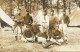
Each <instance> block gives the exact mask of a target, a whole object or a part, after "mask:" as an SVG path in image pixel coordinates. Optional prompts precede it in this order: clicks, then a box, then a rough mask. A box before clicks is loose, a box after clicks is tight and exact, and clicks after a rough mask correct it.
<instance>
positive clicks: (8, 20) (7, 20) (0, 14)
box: [0, 8, 14, 26]
mask: <svg viewBox="0 0 80 52" xmlns="http://www.w3.org/2000/svg"><path fill="white" fill-rule="evenodd" d="M0 19H1V20H3V21H4V22H5V23H7V24H8V25H10V26H13V25H14V21H13V20H12V19H11V18H10V17H9V16H8V15H7V14H6V13H5V12H4V11H3V10H2V9H1V8H0Z"/></svg>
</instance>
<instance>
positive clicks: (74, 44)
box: [0, 27, 80, 52]
mask: <svg viewBox="0 0 80 52" xmlns="http://www.w3.org/2000/svg"><path fill="white" fill-rule="evenodd" d="M66 33H67V35H66V36H67V37H68V41H67V44H64V45H61V46H58V45H52V46H50V48H43V47H42V45H41V44H37V43H29V42H28V43H26V42H22V41H15V34H14V33H13V32H12V31H5V32H1V31H0V52H56V51H63V52H64V51H80V28H70V27H69V28H67V31H66Z"/></svg>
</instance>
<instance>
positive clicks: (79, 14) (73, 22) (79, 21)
mask: <svg viewBox="0 0 80 52" xmlns="http://www.w3.org/2000/svg"><path fill="white" fill-rule="evenodd" d="M69 17H70V23H69V25H70V26H80V8H78V7H77V8H75V10H74V11H73V13H72V14H70V15H69Z"/></svg>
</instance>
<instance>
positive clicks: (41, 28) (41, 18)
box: [15, 6, 66, 45]
mask: <svg viewBox="0 0 80 52" xmlns="http://www.w3.org/2000/svg"><path fill="white" fill-rule="evenodd" d="M18 17H19V19H20V17H21V16H20V15H18ZM34 18H36V19H34ZM20 20H21V21H20ZM20 20H19V21H18V20H16V21H15V28H16V27H19V28H18V30H17V31H19V30H21V31H20V32H19V33H18V34H20V33H21V34H22V36H23V38H24V39H23V40H24V41H38V42H42V45H44V44H45V43H46V42H47V40H49V41H51V42H60V41H61V42H63V41H64V33H63V31H61V30H59V25H60V23H59V22H60V20H59V18H58V17H56V16H53V13H52V16H49V15H48V10H46V9H45V10H43V9H42V6H40V7H39V10H38V13H37V15H36V17H33V15H32V16H31V14H30V13H29V11H27V13H26V15H25V16H24V17H23V19H22V18H21V19H20ZM63 20H64V18H63ZM61 21H62V19H61ZM64 21H65V20H64ZM65 23H66V22H65ZM24 25H26V29H25V30H24V31H23V28H24V27H23V26H24ZM22 27H23V28H22ZM62 38H63V39H62ZM54 39H55V40H54ZM58 40H59V41H58Z"/></svg>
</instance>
